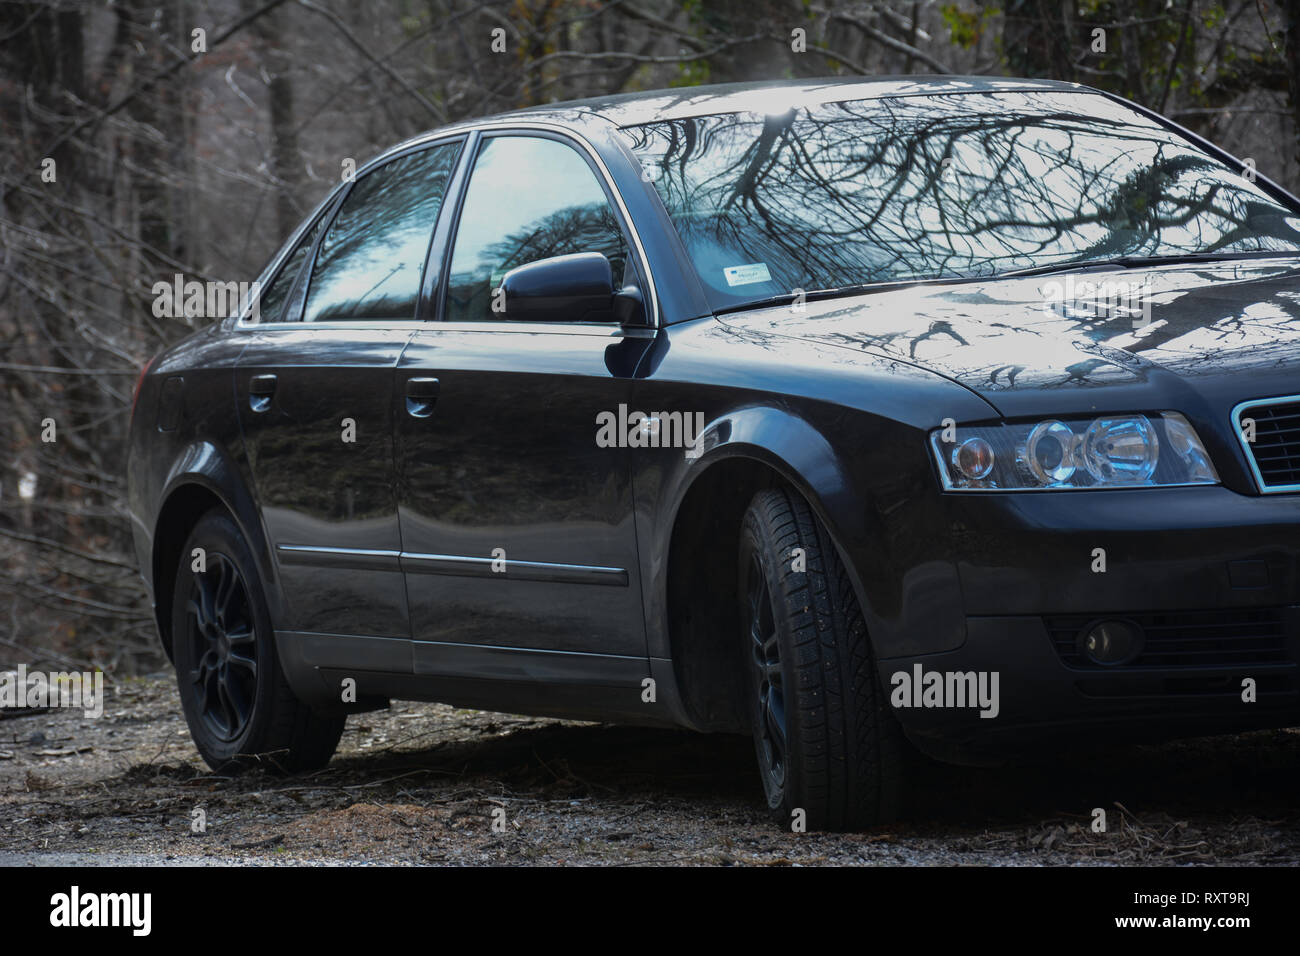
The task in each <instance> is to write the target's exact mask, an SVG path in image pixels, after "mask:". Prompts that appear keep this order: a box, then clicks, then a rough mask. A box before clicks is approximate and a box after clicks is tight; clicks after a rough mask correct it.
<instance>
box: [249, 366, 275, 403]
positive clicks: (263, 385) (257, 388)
mask: <svg viewBox="0 0 1300 956" xmlns="http://www.w3.org/2000/svg"><path fill="white" fill-rule="evenodd" d="M275 385H276V378H275V376H274V375H254V376H253V377H252V378H251V379H249V380H248V407H249V408H251V409H252V410H253V411H255V412H264V411H266V410H267V409H268V408H270V407H271V396H273V395H274V394H275Z"/></svg>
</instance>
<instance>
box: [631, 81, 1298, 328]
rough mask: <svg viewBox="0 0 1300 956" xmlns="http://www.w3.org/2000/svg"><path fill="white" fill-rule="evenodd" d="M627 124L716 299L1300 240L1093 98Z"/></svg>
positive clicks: (1234, 182) (1288, 225)
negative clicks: (631, 125)
mask: <svg viewBox="0 0 1300 956" xmlns="http://www.w3.org/2000/svg"><path fill="white" fill-rule="evenodd" d="M628 132H629V134H630V136H631V137H632V141H633V151H634V152H635V153H636V155H637V158H638V159H639V160H640V162H641V165H642V167H643V169H645V171H646V174H647V178H649V179H651V181H652V182H653V183H654V185H655V188H656V189H657V190H658V192H659V195H660V198H662V199H663V202H664V206H665V207H666V208H667V210H668V214H669V215H670V216H671V217H672V220H673V222H674V224H675V225H676V227H677V231H678V233H679V235H680V236H681V238H682V242H683V244H684V245H685V246H686V250H687V252H688V254H689V256H690V259H691V261H692V263H694V265H695V267H696V269H697V271H698V273H699V277H700V279H701V280H702V282H703V285H704V288H705V291H706V294H707V295H708V296H709V299H710V301H711V302H712V304H713V306H714V308H717V309H723V308H729V307H735V306H738V305H742V304H745V303H751V302H755V301H761V300H763V299H766V298H770V297H773V296H777V295H782V294H789V293H790V292H791V291H792V290H795V289H805V290H808V291H813V290H836V289H843V288H846V287H853V286H858V285H865V284H869V283H876V282H896V281H915V280H925V279H934V278H960V277H980V276H990V275H994V274H997V273H1002V272H1009V271H1014V270H1019V269H1028V268H1034V267H1042V266H1060V265H1066V264H1074V263H1086V262H1089V261H1093V260H1098V259H1106V258H1113V257H1117V256H1140V257H1162V256H1181V255H1188V254H1199V253H1244V254H1258V253H1268V252H1281V253H1295V252H1297V251H1300V218H1298V217H1297V214H1296V211H1295V210H1294V209H1290V208H1287V207H1286V206H1285V205H1284V204H1283V203H1282V202H1280V201H1279V200H1277V199H1276V198H1274V197H1272V196H1270V195H1269V194H1268V193H1266V192H1265V191H1264V190H1263V189H1262V188H1260V187H1259V186H1258V185H1256V184H1255V183H1253V182H1251V181H1250V180H1249V179H1248V178H1247V177H1245V176H1242V175H1241V174H1240V173H1239V172H1238V171H1236V170H1234V169H1230V168H1229V167H1228V166H1226V165H1224V163H1222V162H1221V161H1220V160H1218V159H1216V158H1215V157H1213V156H1211V155H1209V154H1207V153H1206V152H1204V151H1203V150H1202V149H1201V148H1200V147H1198V146H1196V145H1195V144H1194V143H1191V142H1189V141H1188V140H1186V139H1184V138H1183V137H1181V136H1179V135H1178V134H1177V133H1174V132H1171V131H1169V130H1167V129H1166V128H1165V127H1163V126H1161V125H1160V124H1158V123H1156V122H1155V121H1153V120H1151V119H1150V118H1148V117H1146V116H1144V115H1142V114H1140V113H1137V112H1135V111H1134V110H1132V109H1129V108H1128V107H1125V106H1122V105H1120V104H1118V103H1115V102H1114V101H1112V100H1109V99H1107V98H1105V97H1103V96H1100V95H1096V94H1091V93H1079V92H1061V91H1033V92H1021V93H1012V92H1003V93H957V94H942V95H933V96H901V97H883V98H880V99H869V100H860V101H850V102H844V103H826V104H819V105H810V106H802V107H799V108H796V109H791V110H789V111H788V112H784V113H768V114H762V113H732V114H726V115H717V116H700V117H693V118H689V119H678V120H667V121H663V122H655V123H650V124H647V125H644V126H639V127H633V128H631V129H629V130H628Z"/></svg>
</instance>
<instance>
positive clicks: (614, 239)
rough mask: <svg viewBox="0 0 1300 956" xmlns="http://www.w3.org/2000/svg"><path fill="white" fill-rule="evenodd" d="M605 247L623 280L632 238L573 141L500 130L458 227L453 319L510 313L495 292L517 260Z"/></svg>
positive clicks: (450, 293) (449, 315) (484, 154)
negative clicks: (500, 307) (497, 309)
mask: <svg viewBox="0 0 1300 956" xmlns="http://www.w3.org/2000/svg"><path fill="white" fill-rule="evenodd" d="M576 252H600V253H603V254H604V255H605V256H606V258H608V259H609V261H610V266H611V267H612V269H613V276H614V287H615V288H618V287H620V286H621V285H622V284H623V281H624V271H625V269H626V268H627V243H626V242H625V241H624V239H623V233H622V230H620V229H619V225H618V220H617V219H616V218H615V217H614V212H613V210H612V209H611V208H610V206H609V202H608V200H607V199H606V198H605V191H604V190H603V189H602V188H601V186H600V181H599V180H597V178H596V174H595V172H593V171H592V169H591V167H590V166H588V165H587V162H586V160H584V159H583V158H582V156H581V155H579V154H578V152H577V151H576V150H574V149H573V148H572V147H570V146H566V145H565V144H564V143H561V142H558V141H556V140H553V139H542V138H539V137H533V136H496V137H492V138H491V139H489V140H488V141H487V142H486V143H485V144H484V145H483V148H482V149H481V150H480V151H479V155H478V158H477V160H476V161H475V163H474V172H473V174H472V175H471V176H470V181H469V190H468V191H467V193H466V195H465V205H464V208H463V210H462V211H461V215H460V225H459V227H458V228H457V231H456V244H455V248H454V249H453V251H452V257H451V270H450V273H449V276H448V282H447V310H446V319H447V321H450V322H462V321H469V320H482V319H497V320H500V319H503V318H504V317H505V316H503V315H502V314H500V313H494V312H493V311H492V291H493V290H494V289H496V288H497V287H498V286H499V285H500V284H501V279H502V277H503V276H504V275H505V274H506V273H507V272H508V271H510V270H511V269H513V268H515V267H516V266H521V265H523V264H524V263H527V262H535V261H537V260H538V259H549V258H551V257H552V256H563V255H569V254H571V253H576Z"/></svg>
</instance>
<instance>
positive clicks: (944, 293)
mask: <svg viewBox="0 0 1300 956" xmlns="http://www.w3.org/2000/svg"><path fill="white" fill-rule="evenodd" d="M1111 302H1113V303H1114V306H1111V305H1110V303H1111ZM1116 306H1118V307H1116ZM721 320H722V321H723V323H724V324H728V325H732V326H736V327H742V328H747V329H750V330H754V331H759V330H761V331H764V332H768V333H770V334H773V335H779V336H785V337H790V338H792V339H794V340H808V341H815V342H818V343H823V344H830V345H838V346H843V347H845V348H850V349H860V350H865V351H868V352H871V353H873V354H876V355H883V356H887V357H890V358H894V359H897V360H900V361H904V362H908V363H910V364H913V365H918V366H921V367H923V368H926V369H929V370H931V371H933V372H936V373H938V374H940V375H943V376H945V377H947V378H950V379H952V380H954V381H956V382H959V383H960V384H962V385H964V386H966V387H967V388H969V389H971V390H973V391H975V392H976V393H978V394H979V395H981V396H982V397H983V398H984V399H985V400H986V401H988V402H989V404H991V405H992V406H993V407H994V408H996V409H998V410H999V411H1000V412H1002V413H1003V414H1004V415H1008V416H1014V415H1019V414H1041V413H1042V411H1043V400H1042V399H1043V396H1042V393H1043V392H1044V391H1051V392H1054V393H1056V397H1055V398H1054V403H1055V404H1056V405H1058V406H1060V407H1059V409H1058V413H1061V414H1063V413H1065V412H1068V411H1074V410H1078V411H1096V410H1106V409H1113V410H1118V409H1121V408H1129V409H1138V408H1143V407H1146V408H1164V407H1176V406H1175V405H1174V404H1173V402H1175V401H1177V400H1178V399H1180V398H1181V399H1188V397H1189V396H1190V395H1195V396H1196V397H1197V398H1199V399H1204V400H1206V401H1209V402H1212V403H1213V404H1214V405H1222V404H1224V403H1232V402H1235V401H1240V400H1242V399H1244V398H1249V397H1266V396H1270V395H1278V394H1284V393H1295V392H1297V391H1300V260H1296V259H1294V258H1290V259H1283V258H1278V259H1273V258H1269V259H1236V260H1231V261H1225V262H1218V263H1209V264H1196V265H1176V264H1167V265H1157V266H1152V267H1144V268H1129V269H1123V268H1115V269H1104V270H1096V269H1090V270H1086V271H1080V272H1076V273H1070V274H1068V275H1067V274H1053V275H1042V276H1019V277H1005V278H1001V279H989V280H979V281H971V282H961V283H935V284H929V285H926V284H921V285H912V286H907V287H893V288H889V289H883V290H880V291H876V292H870V293H866V294H862V295H855V296H853V297H848V298H838V299H828V300H822V301H816V302H807V303H804V304H803V306H802V311H800V310H798V309H797V308H796V307H795V306H790V305H782V306H780V307H775V308H763V309H757V310H753V311H749V312H743V313H731V314H726V315H723V316H721ZM791 347H797V345H793V344H792V346H791ZM1151 391H1155V392H1157V393H1158V397H1157V395H1148V394H1143V393H1146V392H1151ZM1151 402H1156V404H1155V405H1152V404H1151ZM1184 404H1186V401H1184ZM1197 404H1199V402H1197Z"/></svg>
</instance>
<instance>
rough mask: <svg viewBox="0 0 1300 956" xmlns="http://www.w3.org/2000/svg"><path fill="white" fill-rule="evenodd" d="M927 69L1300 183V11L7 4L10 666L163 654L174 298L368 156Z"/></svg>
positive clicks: (280, 1)
mask: <svg viewBox="0 0 1300 956" xmlns="http://www.w3.org/2000/svg"><path fill="white" fill-rule="evenodd" d="M198 30H201V31H202V34H201V35H198V34H196V33H195V31H198ZM796 30H802V31H804V33H803V35H802V36H803V37H804V38H805V43H806V49H803V50H802V51H799V50H796V49H795V48H794V47H796V46H798V45H799V44H797V43H796V42H794V40H795V38H796V37H797V35H796V34H795V33H794V31H796ZM494 31H497V32H496V33H495V34H494ZM1097 31H1101V32H1100V33H1098V32H1097ZM494 37H495V38H496V39H497V41H498V42H497V43H496V44H495V45H496V47H497V48H498V49H497V50H495V51H494V49H493V46H494V42H493V41H494ZM200 40H201V41H202V42H200ZM501 40H504V44H502V42H500V41H501ZM502 45H504V50H503V51H502V50H501V49H500V48H501V47H502ZM914 73H916V74H919V73H931V74H932V73H956V74H978V75H1011V76H1029V77H1050V78H1055V79H1064V80H1073V81H1077V82H1080V83H1085V84H1088V85H1091V86H1094V87H1099V88H1101V89H1105V90H1109V91H1112V92H1115V93H1119V94H1121V95H1123V96H1126V97H1130V98H1131V99H1134V100H1136V101H1138V102H1140V103H1142V104H1145V105H1146V106H1149V107H1151V108H1153V109H1156V110H1158V111H1160V112H1161V113H1164V114H1165V115H1167V116H1169V117H1171V118H1172V119H1174V120H1175V121H1177V122H1179V123H1181V124H1183V125H1184V126H1187V127H1190V128H1191V129H1193V130H1194V131H1196V132H1198V133H1200V134H1202V135H1204V136H1207V137H1208V138H1210V139H1212V140H1214V141H1215V142H1216V143H1218V144H1219V145H1221V146H1223V147H1224V148H1226V149H1227V150H1228V151H1229V152H1231V153H1234V154H1236V155H1237V156H1239V157H1242V158H1247V157H1249V158H1253V159H1254V160H1255V163H1256V165H1257V167H1258V169H1259V170H1260V171H1261V172H1263V173H1264V174H1266V175H1268V176H1271V177H1273V178H1274V179H1276V180H1279V181H1280V182H1281V183H1282V184H1283V185H1286V186H1288V187H1289V188H1291V189H1292V190H1296V189H1297V188H1300V148H1298V146H1297V130H1300V123H1298V122H1297V117H1300V0H1287V2H1283V3H1278V2H1273V0H1226V2H1211V0H1127V2H1096V0H1079V2H1065V0H1004V2H999V3H986V4H981V3H972V2H966V0H962V2H937V0H687V2H682V3H678V2H670V0H613V2H609V3H601V2H596V0H495V2H474V0H365V2H345V0H271V2H263V0H213V2H200V0H174V2H165V3H157V2H154V3H151V2H147V0H50V2H43V3H38V2H22V0H0V394H3V400H2V401H3V406H2V407H3V413H2V414H0V454H2V457H0V663H3V662H13V663H17V662H19V661H25V662H27V663H29V664H35V663H37V662H38V661H44V662H53V663H59V664H63V665H71V664H75V665H78V666H88V665H94V666H100V667H104V668H106V669H108V670H110V671H114V672H116V673H119V674H122V673H131V672H135V671H137V670H140V669H152V668H153V667H155V666H156V665H157V664H158V663H159V656H158V654H157V643H156V639H155V637H154V633H153V624H152V622H151V619H150V616H149V611H148V605H147V600H146V598H145V595H144V590H143V587H142V586H141V584H140V581H139V577H138V575H137V573H136V568H135V565H134V559H133V557H132V554H131V550H130V529H129V525H128V519H127V517H126V512H125V507H124V497H125V476H124V439H125V434H126V429H127V425H128V420H129V417H130V406H131V392H132V386H133V384H134V382H135V380H136V377H137V376H138V374H139V372H140V369H141V367H142V366H143V365H144V363H145V362H146V361H147V360H148V358H149V357H150V356H151V355H152V354H153V353H154V352H155V351H157V350H158V349H159V348H160V347H161V346H162V345H164V344H166V343H169V342H172V341H175V340H176V339H178V338H180V337H182V336H184V335H186V334H188V333H189V332H190V331H191V326H190V324H187V322H186V320H184V319H158V318H155V317H154V315H153V313H152V303H153V293H152V291H151V290H152V287H153V284H154V283H155V282H159V281H168V282H169V281H171V278H172V276H173V275H174V274H176V273H183V274H184V275H185V276H186V278H196V279H200V280H208V279H211V280H215V281H220V282H229V281H248V280H252V279H254V278H256V276H257V274H258V273H259V272H260V271H261V268H262V266H263V265H264V263H265V262H266V260H267V259H268V257H269V256H270V255H271V254H272V253H273V252H274V251H275V250H276V249H277V248H278V247H279V245H280V244H281V242H282V241H283V240H284V238H285V237H287V236H288V234H289V233H290V232H291V230H292V229H293V228H294V226H295V225H296V224H297V223H298V221H299V220H300V219H301V218H302V217H303V216H304V215H305V214H306V213H307V212H308V211H310V209H311V208H312V207H313V206H314V205H315V204H316V203H317V202H319V201H320V200H321V199H322V198H323V197H324V195H325V194H326V193H327V192H328V191H329V190H330V189H332V188H333V186H334V185H335V184H336V183H337V182H338V181H339V178H340V175H341V169H342V164H343V162H344V160H345V159H349V158H350V159H352V160H354V161H356V163H357V164H358V165H359V164H360V163H361V162H362V161H364V160H365V159H367V158H368V157H369V156H371V155H372V154H374V153H375V152H377V151H379V150H380V149H383V148H386V147H387V146H389V145H391V144H393V143H395V142H397V141H399V140H401V139H403V138H405V137H407V136H410V135H412V134H414V133H417V132H419V131H421V130H424V129H429V128H432V127H436V126H439V125H441V124H443V123H445V122H448V121H451V120H457V119H462V118H465V117H472V116H478V115H483V114H487V113H493V112H498V111H502V110H507V109H512V108H515V107H520V106H527V105H532V104H537V103H545V102H550V101H554V100H562V99H572V98H576V97H582V96H590V95H595V94H600V93H612V92H620V91H632V90H645V89H655V88H662V87H676V86H690V85H695V84H699V83H711V82H727V81H732V80H753V79H775V78H786V77H815V76H830V75H840V76H845V75H855V74H861V75H878V74H914ZM51 160H52V161H53V162H50V161H51ZM50 420H52V421H53V426H54V433H53V436H51V435H50V434H49V425H50ZM43 437H44V438H49V437H54V438H56V440H55V441H52V442H51V441H47V440H42V439H43Z"/></svg>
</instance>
